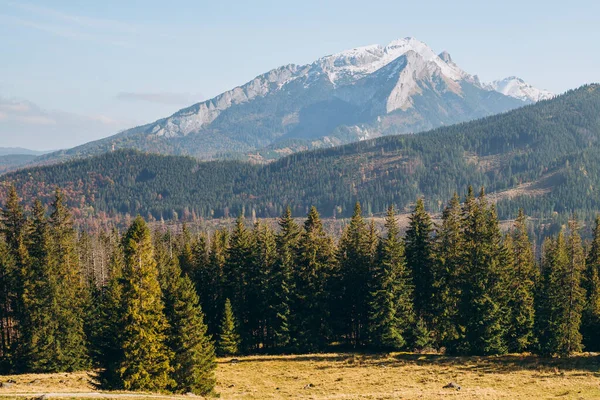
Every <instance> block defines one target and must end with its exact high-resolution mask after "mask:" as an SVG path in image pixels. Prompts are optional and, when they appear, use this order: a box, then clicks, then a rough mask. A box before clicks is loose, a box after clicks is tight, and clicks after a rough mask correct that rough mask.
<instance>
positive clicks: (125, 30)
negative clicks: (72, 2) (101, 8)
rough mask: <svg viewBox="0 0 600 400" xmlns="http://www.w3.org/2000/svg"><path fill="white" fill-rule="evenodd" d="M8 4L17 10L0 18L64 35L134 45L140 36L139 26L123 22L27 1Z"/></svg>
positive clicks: (90, 40) (111, 43)
mask: <svg viewBox="0 0 600 400" xmlns="http://www.w3.org/2000/svg"><path fill="white" fill-rule="evenodd" d="M4 4H6V5H7V6H9V7H12V10H13V12H12V13H7V12H6V11H5V12H4V13H2V14H0V21H2V22H4V23H8V24H12V25H18V26H21V27H25V28H30V29H34V30H38V31H42V32H46V33H50V34H52V35H54V36H58V37H62V38H67V39H73V40H80V41H88V42H96V43H103V44H108V45H113V46H119V47H132V46H133V45H132V43H131V42H132V41H133V40H134V39H135V36H137V35H138V34H137V28H136V27H135V26H133V25H129V24H125V23H122V22H119V21H114V20H108V19H99V18H91V17H84V16H79V15H72V14H67V13H63V12H61V11H58V10H54V9H51V8H47V7H41V6H36V5H31V4H27V3H14V2H7V3H4ZM15 13H18V15H15Z"/></svg>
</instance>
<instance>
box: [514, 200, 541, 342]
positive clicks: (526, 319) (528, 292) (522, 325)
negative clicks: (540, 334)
mask: <svg viewBox="0 0 600 400" xmlns="http://www.w3.org/2000/svg"><path fill="white" fill-rule="evenodd" d="M507 242H508V243H510V244H509V246H508V247H509V248H510V250H511V255H510V256H511V270H510V271H509V276H508V284H509V290H508V293H507V294H508V310H509V319H508V321H507V323H508V325H507V327H508V331H507V344H508V350H509V351H510V352H517V353H520V352H523V351H525V350H527V349H529V348H530V346H531V344H532V342H533V340H534V332H533V327H534V316H535V305H534V292H535V282H536V281H537V279H538V270H537V266H536V264H535V259H534V255H533V247H532V244H531V240H530V239H529V234H528V233H527V217H526V216H525V214H524V212H523V210H522V209H521V210H519V215H518V217H517V219H516V221H515V224H514V227H513V230H512V232H511V234H510V235H509V236H508V237H507Z"/></svg>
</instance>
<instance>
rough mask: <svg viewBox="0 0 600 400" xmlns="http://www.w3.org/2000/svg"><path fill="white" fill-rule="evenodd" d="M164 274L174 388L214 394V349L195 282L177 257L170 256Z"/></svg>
mask: <svg viewBox="0 0 600 400" xmlns="http://www.w3.org/2000/svg"><path fill="white" fill-rule="evenodd" d="M163 274H164V275H165V279H164V289H163V293H164V299H165V314H166V316H167V320H168V322H169V326H170V330H169V334H168V339H167V343H168V345H169V348H170V350H171V352H172V353H173V359H172V363H171V364H172V367H173V373H172V378H173V380H174V381H175V386H174V391H175V392H177V393H189V392H191V393H194V394H197V395H202V396H205V395H208V394H211V393H212V392H213V391H214V386H215V383H216V381H215V375H214V370H215V368H216V364H215V349H214V346H213V344H212V342H211V341H210V339H209V337H208V335H207V327H206V325H205V324H204V315H203V313H202V310H201V308H200V304H199V300H198V295H197V294H196V290H195V288H194V285H193V283H192V281H191V280H190V278H189V276H188V275H187V274H183V273H182V271H181V269H180V267H179V263H178V259H177V258H172V259H171V262H170V263H169V264H168V265H167V266H166V270H165V271H164V273H163Z"/></svg>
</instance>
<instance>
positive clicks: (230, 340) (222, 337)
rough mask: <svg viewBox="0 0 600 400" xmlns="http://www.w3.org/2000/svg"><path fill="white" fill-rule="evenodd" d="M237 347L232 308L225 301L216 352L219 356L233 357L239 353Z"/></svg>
mask: <svg viewBox="0 0 600 400" xmlns="http://www.w3.org/2000/svg"><path fill="white" fill-rule="evenodd" d="M239 347H240V336H239V334H238V333H237V324H236V321H235V317H234V315H233V308H232V307H231V302H230V301H229V299H226V300H225V307H224V309H223V320H222V321H221V330H220V333H219V341H218V344H217V351H218V353H219V354H220V355H221V356H234V355H237V354H238V353H239Z"/></svg>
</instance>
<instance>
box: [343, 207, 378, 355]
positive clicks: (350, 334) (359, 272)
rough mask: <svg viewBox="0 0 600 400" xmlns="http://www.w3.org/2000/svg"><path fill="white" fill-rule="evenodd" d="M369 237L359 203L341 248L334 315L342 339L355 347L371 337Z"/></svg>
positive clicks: (371, 254)
mask: <svg viewBox="0 0 600 400" xmlns="http://www.w3.org/2000/svg"><path fill="white" fill-rule="evenodd" d="M368 234H369V233H368V230H367V224H366V223H365V222H364V220H363V218H362V210H361V208H360V204H358V203H356V205H355V206H354V215H353V216H352V218H351V219H350V224H349V225H348V226H347V227H346V229H344V232H343V233H342V238H341V240H340V244H339V247H338V255H337V258H338V267H337V268H338V270H337V271H336V275H337V276H336V280H337V290H336V291H337V293H336V295H337V302H338V306H337V307H336V309H335V310H334V315H333V317H334V318H335V317H336V316H338V318H339V320H340V322H341V323H340V331H341V332H340V333H341V334H342V337H344V338H345V339H346V341H347V342H348V343H350V344H352V345H354V346H358V345H362V344H365V343H366V341H367V338H368V334H367V327H368V310H369V283H370V282H369V279H370V276H371V267H372V262H373V252H374V250H375V249H373V248H371V246H370V243H369V241H368V240H369V237H368ZM334 290H335V289H334Z"/></svg>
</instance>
